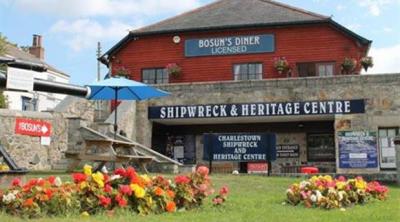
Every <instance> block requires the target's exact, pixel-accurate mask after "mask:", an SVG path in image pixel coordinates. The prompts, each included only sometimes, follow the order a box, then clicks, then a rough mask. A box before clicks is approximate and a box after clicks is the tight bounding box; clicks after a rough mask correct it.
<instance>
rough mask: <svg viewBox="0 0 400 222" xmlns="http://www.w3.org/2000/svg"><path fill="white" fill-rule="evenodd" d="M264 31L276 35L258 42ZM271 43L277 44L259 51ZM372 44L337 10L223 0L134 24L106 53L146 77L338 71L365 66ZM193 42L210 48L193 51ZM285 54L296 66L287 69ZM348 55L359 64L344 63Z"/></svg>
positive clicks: (119, 67) (115, 67) (115, 64)
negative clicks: (172, 72) (281, 64)
mask: <svg viewBox="0 0 400 222" xmlns="http://www.w3.org/2000/svg"><path fill="white" fill-rule="evenodd" d="M263 35H268V36H270V37H271V39H270V40H271V41H269V42H268V41H265V42H261V43H260V42H257V41H256V40H257V38H259V37H260V38H262V37H263ZM246 37H247V38H246ZM190 40H192V41H190ZM196 40H198V41H197V42H196ZM252 40H253V41H255V42H251V41H252ZM235 41H237V42H235ZM240 41H242V42H240ZM246 41H247V42H246ZM201 43H204V44H206V45H204V44H203V45H200V44H201ZM236 43H237V44H236ZM257 43H258V44H257ZM188 44H197V46H193V45H188ZM207 44H208V45H207ZM263 44H264V46H265V45H268V44H269V45H271V46H272V48H271V49H270V50H264V51H263V50H261V51H257V48H258V49H259V48H262V47H263ZM370 45H371V41H370V40H367V39H365V38H363V37H361V36H359V35H357V34H356V33H354V32H352V31H351V30H349V29H347V28H345V27H344V26H342V25H340V24H338V23H336V22H335V21H333V20H332V18H331V17H327V16H323V15H319V14H316V13H313V12H309V11H305V10H303V9H299V8H295V7H292V6H288V5H285V4H282V3H279V2H275V1H269V0H246V1H243V0H221V1H217V2H215V3H212V4H209V5H206V6H204V7H201V8H198V9H195V10H193V11H189V12H186V13H184V14H181V15H178V16H176V17H172V18H170V19H167V20H164V21H161V22H158V23H156V24H153V25H150V26H147V27H144V28H141V29H138V30H133V31H131V32H130V33H129V34H128V35H127V36H126V37H125V38H124V39H122V40H121V41H120V42H118V43H117V44H116V45H115V46H114V47H112V48H111V49H110V50H109V51H108V52H107V53H106V54H105V55H103V56H102V57H101V58H100V60H101V61H102V62H103V63H105V64H107V65H108V66H109V67H110V68H111V69H112V73H113V74H115V73H118V72H124V73H128V74H129V76H130V78H131V79H134V80H137V81H143V82H146V83H175V82H204V81H227V80H245V79H269V78H286V77H289V76H291V77H306V76H331V75H341V74H347V73H356V74H358V73H360V70H361V66H360V65H359V63H357V62H358V61H360V59H361V58H362V57H365V56H366V55H367V54H368V50H369V48H370ZM189 46H192V49H193V47H197V49H198V50H201V49H204V48H206V46H207V48H208V50H210V53H206V52H205V53H200V54H196V52H195V54H192V55H189V54H187V52H186V51H185V50H188V49H187V48H189ZM200 46H203V48H202V47H200ZM229 46H230V47H229ZM243 47H245V49H243ZM246 47H247V49H246ZM251 47H253V50H252V49H251ZM194 50H196V49H194ZM224 50H225V51H224ZM282 57H283V58H285V59H286V61H287V62H288V68H287V69H284V71H283V72H279V71H278V70H277V69H276V68H275V61H276V60H277V59H278V58H282ZM346 58H347V59H348V62H350V63H351V62H352V61H355V62H356V64H355V67H354V68H352V67H350V68H348V69H346V70H343V68H342V64H343V63H344V62H345V59H346ZM168 64H176V65H177V66H179V68H180V69H181V72H180V75H179V77H177V76H169V75H168V74H166V73H165V71H163V69H164V68H165V67H166V66H167V65H168ZM350 66H351V64H350Z"/></svg>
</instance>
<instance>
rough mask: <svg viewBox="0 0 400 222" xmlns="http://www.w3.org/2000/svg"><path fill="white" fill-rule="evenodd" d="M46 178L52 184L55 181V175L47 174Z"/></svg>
mask: <svg viewBox="0 0 400 222" xmlns="http://www.w3.org/2000/svg"><path fill="white" fill-rule="evenodd" d="M47 180H48V181H49V182H50V184H51V185H54V182H55V181H56V177H55V176H49V178H47Z"/></svg>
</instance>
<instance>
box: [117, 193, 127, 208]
mask: <svg viewBox="0 0 400 222" xmlns="http://www.w3.org/2000/svg"><path fill="white" fill-rule="evenodd" d="M115 200H116V201H117V202H118V206H120V207H126V205H128V201H126V200H125V199H124V198H123V197H122V196H121V195H117V196H116V197H115Z"/></svg>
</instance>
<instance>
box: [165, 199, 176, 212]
mask: <svg viewBox="0 0 400 222" xmlns="http://www.w3.org/2000/svg"><path fill="white" fill-rule="evenodd" d="M165 209H167V211H168V212H175V210H176V205H175V202H173V201H169V202H168V203H167V206H166V207H165Z"/></svg>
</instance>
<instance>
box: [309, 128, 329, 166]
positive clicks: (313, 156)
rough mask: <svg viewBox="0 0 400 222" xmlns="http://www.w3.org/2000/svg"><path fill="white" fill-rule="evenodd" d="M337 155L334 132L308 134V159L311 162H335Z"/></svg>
mask: <svg viewBox="0 0 400 222" xmlns="http://www.w3.org/2000/svg"><path fill="white" fill-rule="evenodd" d="M335 156H336V155H335V140H334V136H333V134H330V133H329V134H308V136H307V160H308V161H309V162H334V161H335V159H336V158H335Z"/></svg>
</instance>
